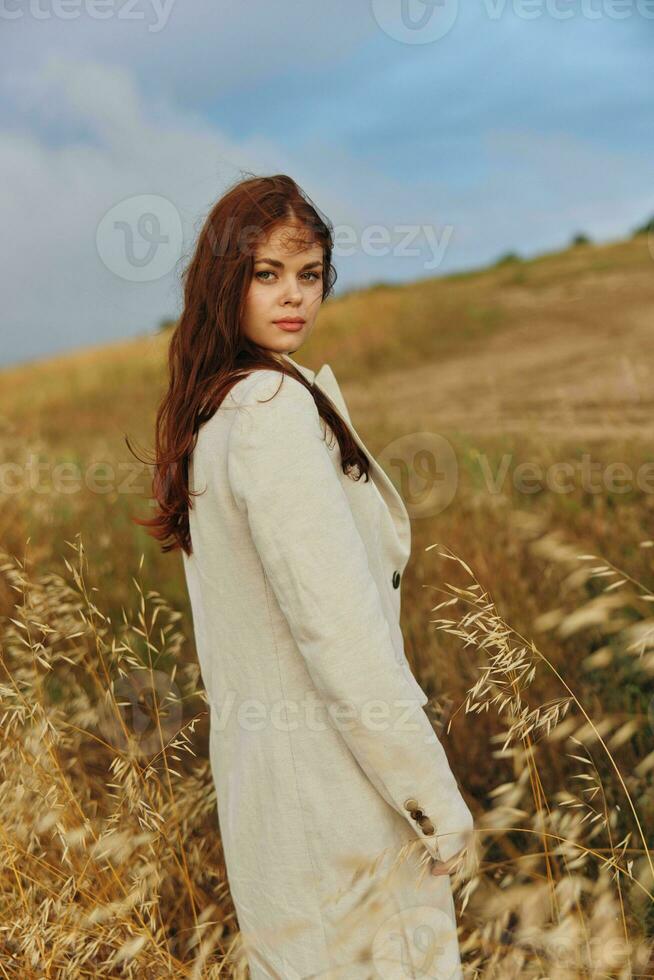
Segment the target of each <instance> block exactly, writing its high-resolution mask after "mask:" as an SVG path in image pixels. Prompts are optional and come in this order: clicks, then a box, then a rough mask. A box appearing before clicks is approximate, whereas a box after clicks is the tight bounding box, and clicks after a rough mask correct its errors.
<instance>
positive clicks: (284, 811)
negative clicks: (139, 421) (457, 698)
mask: <svg viewBox="0 0 654 980" xmlns="http://www.w3.org/2000/svg"><path fill="white" fill-rule="evenodd" d="M287 360H288V362H289V363H290V364H291V365H292V366H294V367H295V368H297V369H298V370H299V371H301V372H302V373H303V374H304V376H305V377H307V378H308V379H309V380H310V381H314V382H315V384H316V385H317V386H319V387H320V388H321V389H322V391H324V392H325V394H327V395H328V396H329V397H330V398H331V400H332V402H333V404H334V405H335V407H336V408H337V410H338V411H339V413H340V415H341V416H342V418H343V420H344V421H345V422H346V423H347V424H348V426H349V427H350V430H351V432H352V434H353V436H354V438H355V440H356V441H357V443H358V444H359V445H360V446H361V447H362V448H363V449H364V450H365V451H366V454H367V456H368V458H369V459H370V462H371V467H370V477H371V479H370V481H369V482H366V480H365V477H362V478H361V479H360V480H359V481H356V480H354V479H352V478H351V477H349V476H347V475H346V474H344V473H343V471H342V469H341V456H340V450H339V447H338V442H337V440H336V439H335V437H334V435H333V433H332V432H331V430H329V428H328V427H327V426H326V425H325V423H324V422H323V421H322V420H321V418H320V416H319V414H318V411H317V409H316V406H315V403H314V401H313V398H312V397H311V394H310V393H309V392H308V391H307V390H306V388H305V387H304V386H303V385H302V384H301V383H300V382H299V381H298V380H296V379H294V378H292V377H282V376H281V375H280V373H279V372H277V371H273V370H261V371H256V372H254V373H252V374H251V375H249V376H248V377H247V378H245V379H243V380H241V381H239V382H238V383H237V384H236V385H235V386H234V387H233V388H232V390H231V392H230V393H229V395H228V396H227V398H226V399H225V400H224V402H223V404H222V405H221V406H220V408H219V409H218V411H217V412H216V413H215V415H214V416H213V417H212V418H211V419H210V420H209V421H208V422H206V423H205V424H204V425H203V426H202V427H201V429H200V432H199V435H198V441H197V444H196V447H195V450H194V452H193V455H192V458H191V461H190V467H189V477H190V486H191V489H192V490H194V491H204V492H203V493H201V494H200V495H199V496H194V497H192V503H193V506H192V509H191V510H190V513H189V519H190V530H191V540H192V546H193V554H192V555H191V556H190V557H188V556H187V555H185V554H184V555H183V559H184V571H185V575H186V582H187V587H188V592H189V598H190V603H191V610H192V616H193V627H194V633H195V640H196V648H197V653H198V657H199V661H200V666H201V671H202V680H203V683H204V686H205V688H206V691H207V695H208V700H209V704H210V715H211V730H210V745H209V751H210V760H211V768H212V773H213V778H214V782H215V786H216V793H217V801H218V814H217V815H218V824H219V831H220V834H221V839H222V844H223V850H224V856H225V864H226V870H227V876H228V883H229V887H230V892H231V895H232V899H233V902H234V907H235V909H236V914H237V917H238V924H239V927H240V931H241V934H242V942H243V950H244V955H246V957H247V963H248V965H249V971H250V976H251V977H252V978H253V980H263V978H270V977H275V978H283V980H300V978H308V977H320V978H323V980H325V978H342V980H364V978H374V980H379V978H382V980H386V978H389V980H391V978H392V980H395V978H404V977H423V978H426V977H437V978H441V977H442V978H458V977H461V976H462V972H461V963H460V954H459V945H458V940H457V934H456V919H455V909H454V902H453V897H452V888H451V880H450V878H449V876H447V875H445V876H435V875H430V874H429V873H428V872H429V869H428V864H429V863H430V856H431V857H434V858H439V859H447V858H449V857H451V856H452V855H454V854H455V853H456V852H458V851H459V850H460V849H461V848H462V847H463V846H464V845H465V844H467V843H468V841H469V840H470V833H471V831H472V828H473V819H472V815H471V813H470V810H469V809H468V807H467V805H466V803H465V801H464V799H463V797H462V795H461V793H460V791H459V787H458V785H457V782H456V780H455V778H454V776H453V774H452V771H451V769H450V766H449V764H448V760H447V757H446V754H445V752H444V750H443V748H442V746H441V744H440V742H439V740H438V738H437V736H436V734H435V732H434V729H433V727H432V725H431V723H430V721H429V718H428V717H427V715H426V713H425V711H424V709H423V705H424V704H425V702H426V701H427V696H426V695H425V693H424V691H423V690H422V688H421V687H420V685H419V684H418V682H417V681H416V679H415V677H414V676H413V674H412V672H411V669H410V667H409V664H408V661H407V659H406V656H405V652H404V641H403V636H402V632H401V629H400V603H401V587H400V586H401V576H402V573H403V571H404V568H405V566H406V564H407V561H408V559H409V556H410V551H411V526H410V521H409V516H408V513H407V511H406V508H405V506H404V503H403V501H402V498H401V496H400V494H399V493H398V492H397V490H396V489H395V487H394V485H393V483H392V481H391V480H390V478H389V477H388V476H387V475H386V473H385V472H384V470H383V469H382V467H381V466H380V465H379V463H378V462H377V461H376V460H375V459H374V457H372V455H371V454H370V452H369V451H368V450H367V449H366V447H365V446H364V444H363V442H362V440H361V438H360V437H359V435H358V433H357V432H356V430H355V429H354V426H353V424H352V420H351V418H350V415H349V412H348V409H347V406H346V404H345V401H344V399H343V396H342V393H341V391H340V388H339V385H338V383H337V381H336V378H335V376H334V373H333V371H332V369H331V368H330V366H329V365H328V364H325V365H323V367H322V368H321V369H320V370H319V371H318V372H317V373H314V372H313V371H311V370H310V369H309V368H306V367H304V366H302V365H300V364H298V363H297V362H296V361H294V360H293V359H292V358H290V357H287ZM423 815H424V816H423ZM430 826H431V828H433V832H432V833H430V832H429V828H430ZM423 828H427V829H426V830H424V829H423Z"/></svg>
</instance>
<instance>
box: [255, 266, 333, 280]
mask: <svg viewBox="0 0 654 980" xmlns="http://www.w3.org/2000/svg"><path fill="white" fill-rule="evenodd" d="M274 275H275V273H274V272H271V270H270V269H259V271H258V272H255V276H256V277H257V278H258V277H259V276H274ZM304 275H305V276H313V278H314V280H316V279H320V278H322V277H321V275H320V273H319V272H305V273H304ZM269 281H270V280H269V279H262V280H261V282H269Z"/></svg>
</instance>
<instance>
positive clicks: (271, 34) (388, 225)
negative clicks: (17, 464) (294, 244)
mask: <svg viewBox="0 0 654 980" xmlns="http://www.w3.org/2000/svg"><path fill="white" fill-rule="evenodd" d="M403 4H404V13H403ZM403 17H404V19H403ZM0 19H2V20H3V24H2V34H3V39H4V48H5V50H4V56H3V64H2V67H1V68H0V86H1V90H2V100H1V103H0V105H1V108H0V197H1V199H2V203H3V207H2V215H3V224H4V232H5V233H4V234H3V236H2V244H1V245H0V249H1V250H2V251H1V253H0V255H1V258H2V263H1V265H0V282H1V285H2V295H3V320H4V324H3V339H4V343H3V344H2V348H1V351H0V362H2V363H4V364H10V363H15V362H18V361H22V360H28V359H32V358H37V357H41V356H45V355H48V354H51V353H56V352H59V351H63V350H67V349H71V348H75V347H77V346H80V345H87V344H98V343H104V342H107V341H112V340H117V339H119V338H122V337H128V336H133V335H136V334H142V333H145V332H148V331H150V330H153V329H155V328H156V326H157V324H158V323H159V320H160V319H161V318H163V317H166V316H175V315H177V314H178V313H179V311H180V308H181V289H180V283H179V276H180V272H181V271H182V269H183V267H184V265H185V263H186V261H187V260H188V257H189V255H190V253H191V251H192V248H193V244H194V241H195V237H196V235H197V231H198V229H199V227H200V224H201V222H202V219H203V217H204V215H205V214H206V213H207V211H208V210H209V208H210V207H211V205H212V204H213V202H214V201H215V200H216V199H217V198H218V197H220V195H221V193H222V192H223V190H224V189H225V188H226V187H227V186H228V185H229V184H231V183H232V182H233V181H234V180H235V179H237V178H238V177H239V175H241V174H242V173H243V172H247V174H250V173H255V174H268V173H288V174H290V175H291V176H293V177H294V178H295V179H296V180H297V181H298V182H299V183H300V184H301V185H302V187H303V188H304V189H305V190H306V192H307V193H308V194H309V196H310V197H311V198H312V200H313V201H314V202H315V203H316V204H317V205H318V206H319V208H320V209H321V210H322V211H323V212H324V213H325V214H326V215H327V216H328V217H329V218H330V219H331V221H332V222H333V224H334V225H335V227H336V228H337V229H340V230H341V233H347V235H348V236H349V238H348V241H349V242H350V243H351V244H350V247H348V248H345V247H343V244H344V241H345V240H344V239H342V238H337V248H336V252H335V261H336V265H337V269H338V273H339V278H338V284H337V289H336V292H337V294H338V293H339V292H342V291H345V290H349V289H352V288H356V287H358V286H363V285H366V284H367V283H370V282H377V281H380V280H387V281H394V282H404V281H410V280H415V279H419V278H423V277H425V276H432V275H442V274H445V273H447V272H450V271H455V270H459V269H465V268H470V267H474V266H477V265H480V264H483V263H486V262H488V261H491V260H493V259H495V258H497V257H498V256H499V255H500V254H502V253H503V252H506V251H508V250H517V251H519V252H521V253H522V254H523V255H525V256H529V255H534V254H537V253H539V252H543V251H548V250H552V249H556V248H560V247H564V246H565V245H566V244H567V242H568V241H569V239H570V237H571V236H572V234H574V233H575V232H576V231H579V230H583V231H584V232H586V233H587V234H589V235H590V236H591V237H592V238H594V239H595V240H597V241H607V240H611V239H616V238H620V237H623V236H625V235H627V234H629V233H630V232H631V230H632V229H633V228H634V226H636V225H639V224H642V223H644V221H645V220H646V219H647V218H648V217H650V216H651V215H653V214H654V184H653V181H652V150H653V149H654V125H653V123H654V78H653V74H654V72H653V64H654V61H653V58H652V54H653V47H654V0H512V2H507V0H465V7H464V6H463V0H460V2H459V3H458V4H457V2H456V0H429V4H427V3H425V2H423V0H366V2H360V3H355V2H352V0H350V2H349V3H347V2H344V0H332V2H331V3H329V4H326V3H320V4H319V3H316V2H315V0H304V2H299V0H293V2H291V0H280V2H279V3H278V4H272V3H270V2H263V0H247V2H243V0H240V2H222V0H218V2H216V0H214V2H210V0H187V2H186V3H185V4H182V2H181V0H128V2H127V3H126V2H124V0H102V3H100V0H3V2H2V9H1V10H0ZM144 213H145V214H146V216H147V215H152V216H154V219H153V220H154V221H155V224H154V225H153V224H151V223H149V221H150V219H149V218H148V219H147V220H145V222H144V223H140V222H139V218H141V217H142V216H143V214H144ZM378 226H379V227H380V228H381V229H382V230H383V231H384V233H385V235H386V238H385V239H383V240H382V244H381V245H379V241H380V240H379V239H375V240H376V241H377V242H378V245H377V247H375V248H373V247H372V246H371V243H370V240H369V239H368V238H367V237H366V236H367V235H369V234H372V233H373V232H374V228H375V227H378ZM117 229H118V230H117ZM130 229H131V230H130ZM141 233H142V234H141ZM126 236H127V237H129V238H130V242H131V246H130V247H131V252H130V255H131V256H132V259H134V261H132V260H131V259H128V258H127V257H126V252H125V249H126V245H125V242H126ZM164 239H165V243H166V244H165V247H164V246H161V241H163V240H164ZM153 243H154V244H153ZM338 243H341V244H338ZM155 246H156V247H155ZM160 246H161V247H160ZM121 250H122V251H121ZM155 255H156V261H155V260H153V261H152V262H150V261H149V259H148V256H155Z"/></svg>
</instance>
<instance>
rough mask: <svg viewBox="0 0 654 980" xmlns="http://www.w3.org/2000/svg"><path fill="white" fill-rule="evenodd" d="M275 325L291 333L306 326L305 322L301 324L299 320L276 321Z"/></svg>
mask: <svg viewBox="0 0 654 980" xmlns="http://www.w3.org/2000/svg"><path fill="white" fill-rule="evenodd" d="M275 324H276V326H278V327H280V328H281V329H282V330H289V331H290V332H291V333H295V332H297V331H298V330H301V329H302V327H303V326H304V322H302V323H299V322H298V321H297V320H275Z"/></svg>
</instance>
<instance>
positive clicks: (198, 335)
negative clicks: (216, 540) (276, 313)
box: [125, 174, 369, 555]
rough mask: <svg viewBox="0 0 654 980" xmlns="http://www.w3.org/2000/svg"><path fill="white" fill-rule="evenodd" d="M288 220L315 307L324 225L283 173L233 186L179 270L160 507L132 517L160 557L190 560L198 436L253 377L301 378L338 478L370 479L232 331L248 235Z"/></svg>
mask: <svg viewBox="0 0 654 980" xmlns="http://www.w3.org/2000/svg"><path fill="white" fill-rule="evenodd" d="M293 219H295V220H296V221H299V222H300V224H301V225H302V226H303V227H302V231H303V232H305V234H303V235H298V236H297V238H296V239H293V240H294V241H297V242H298V245H300V246H301V245H307V244H320V245H322V248H323V294H322V301H323V302H324V300H325V299H326V298H327V297H328V296H329V295H330V294H331V292H332V290H333V287H334V283H335V281H336V270H335V268H334V266H333V265H332V251H333V235H332V225H331V223H330V222H329V220H328V219H327V218H324V217H323V216H322V215H321V214H320V213H319V211H318V209H317V208H316V207H315V206H314V204H313V203H312V202H311V201H310V199H309V198H308V197H307V195H306V194H305V193H304V192H303V191H302V190H301V189H300V188H299V187H298V185H297V184H296V183H295V181H294V180H292V179H291V177H287V176H286V175H284V174H277V175H276V176H273V177H250V178H247V179H245V180H241V181H239V182H237V183H235V184H234V185H232V186H231V187H230V188H229V190H228V191H227V192H226V193H225V194H224V195H223V196H222V197H221V198H220V200H219V201H218V202H217V203H216V204H215V205H214V206H213V208H212V209H211V211H210V212H209V215H208V217H207V218H206V220H205V222H204V225H203V227H202V229H201V231H200V234H199V237H198V241H197V245H196V247H195V251H194V254H193V257H192V258H191V261H190V262H189V264H188V266H187V267H186V269H185V270H184V272H183V273H182V282H183V285H184V308H183V311H182V315H181V317H180V319H179V321H178V322H177V325H176V327H175V329H174V331H173V334H172V337H171V340H170V347H169V351H168V389H167V391H166V393H165V395H164V397H163V399H162V401H161V404H160V406H159V409H158V411H157V417H156V426H155V430H156V431H155V458H154V463H153V464H150V465H154V468H155V469H154V475H153V479H152V498H153V499H154V500H155V501H156V504H157V506H158V508H159V509H158V512H157V513H156V514H155V516H154V517H153V518H151V519H148V520H145V519H140V518H132V520H133V521H134V523H136V524H140V525H143V526H144V527H146V528H147V529H148V533H149V534H151V535H152V536H153V537H154V538H156V539H157V540H158V541H161V542H162V551H164V552H165V551H172V550H175V549H177V548H182V549H183V550H184V552H185V553H186V554H187V555H190V554H191V553H192V546H191V535H190V531H189V519H188V511H189V508H190V507H192V506H193V503H192V500H191V497H192V496H197V495H198V494H197V492H195V491H189V486H188V470H189V459H190V457H191V454H192V452H193V449H194V448H195V444H196V442H197V435H198V431H199V429H200V426H201V425H203V424H204V422H206V421H207V420H208V419H210V418H211V417H212V415H213V414H214V413H215V412H216V411H217V409H218V408H219V407H220V404H221V402H222V400H223V398H224V397H225V395H226V394H227V393H228V392H229V390H230V388H231V387H232V386H233V385H234V384H236V382H237V381H239V380H241V379H242V378H244V377H246V376H247V375H248V374H249V373H250V372H251V371H253V370H259V369H262V368H272V369H273V370H276V371H279V372H280V374H290V375H291V376H292V377H294V378H296V379H297V380H298V381H300V382H301V383H302V384H303V385H304V386H305V387H306V388H307V389H308V390H309V391H310V392H311V394H312V396H313V398H314V401H315V404H316V407H317V409H318V412H319V414H320V417H321V418H322V419H324V420H325V422H326V423H327V425H328V426H329V428H330V429H331V430H332V432H333V434H334V435H335V437H336V439H337V440H338V444H339V447H340V450H341V456H342V467H343V472H344V473H346V474H347V475H348V476H351V475H352V471H353V470H354V468H355V467H356V475H355V476H354V477H353V478H354V479H357V480H358V479H359V478H360V477H361V476H362V475H364V474H365V477H366V480H368V479H369V475H368V470H369V461H368V458H367V456H366V454H365V453H364V452H363V451H362V450H361V449H360V448H359V446H358V445H357V443H356V442H355V441H354V439H353V437H352V434H351V432H350V430H349V428H348V426H347V425H346V424H345V422H344V421H343V419H342V418H341V417H340V415H339V413H338V411H337V410H336V408H335V407H334V405H333V404H332V402H331V401H330V399H329V398H328V397H327V395H325V394H324V393H323V392H322V391H321V390H320V388H318V387H317V386H314V385H312V384H311V383H310V382H309V381H308V380H307V379H306V378H305V377H304V375H302V374H301V373H299V372H297V371H296V370H295V369H294V368H293V366H292V365H290V364H284V365H282V363H281V362H280V361H279V360H277V359H276V358H275V357H274V356H273V355H272V354H271V353H270V351H268V350H267V349H265V348H262V347H260V346H259V345H258V344H255V343H253V342H252V341H250V340H249V339H248V338H247V337H245V336H244V335H243V334H242V332H241V317H242V314H243V310H244V307H245V300H246V296H247V292H248V289H249V286H250V282H251V280H252V275H253V270H254V254H255V245H254V241H253V235H252V232H253V231H255V232H256V236H254V238H255V239H256V238H257V237H258V236H259V235H265V234H266V233H268V232H270V231H271V230H272V229H273V227H274V226H276V225H277V224H279V223H281V222H286V221H289V220H293ZM306 233H308V235H307V234H306ZM125 438H126V442H127V445H128V448H129V449H130V452H134V451H133V449H132V447H131V446H130V443H129V438H128V437H127V436H126V437H125ZM134 455H136V453H134ZM138 458H140V457H138ZM142 462H146V461H145V460H142Z"/></svg>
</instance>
